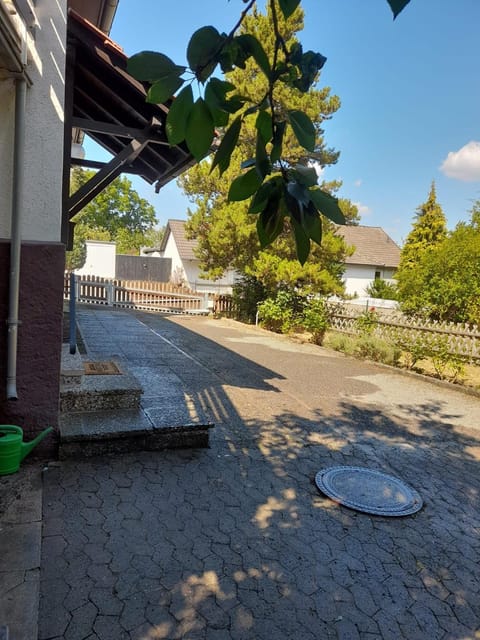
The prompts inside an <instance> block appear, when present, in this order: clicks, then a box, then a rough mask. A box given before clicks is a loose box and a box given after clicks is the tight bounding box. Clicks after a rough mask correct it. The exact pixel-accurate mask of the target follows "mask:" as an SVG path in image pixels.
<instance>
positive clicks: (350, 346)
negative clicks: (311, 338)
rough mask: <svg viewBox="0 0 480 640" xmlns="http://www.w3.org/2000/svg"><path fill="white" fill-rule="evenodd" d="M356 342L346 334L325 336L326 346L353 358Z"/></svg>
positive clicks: (334, 333) (330, 333)
mask: <svg viewBox="0 0 480 640" xmlns="http://www.w3.org/2000/svg"><path fill="white" fill-rule="evenodd" d="M356 341H357V339H356V338H354V337H352V336H349V335H347V334H346V333H336V332H329V333H327V335H326V336H325V340H324V345H325V346H326V347H329V348H330V349H334V350H335V351H341V352H342V353H345V354H347V355H348V356H353V355H354V354H355V345H356Z"/></svg>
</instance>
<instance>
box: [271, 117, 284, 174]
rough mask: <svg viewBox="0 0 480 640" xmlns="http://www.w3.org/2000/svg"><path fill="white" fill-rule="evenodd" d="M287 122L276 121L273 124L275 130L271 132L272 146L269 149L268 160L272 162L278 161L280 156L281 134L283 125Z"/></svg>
mask: <svg viewBox="0 0 480 640" xmlns="http://www.w3.org/2000/svg"><path fill="white" fill-rule="evenodd" d="M286 126H287V123H286V122H285V120H283V121H282V122H277V123H276V125H275V130H274V132H273V146H272V150H271V151H270V161H271V162H272V164H274V163H275V162H278V161H279V160H280V158H281V157H282V148H283V135H284V133H285V127H286Z"/></svg>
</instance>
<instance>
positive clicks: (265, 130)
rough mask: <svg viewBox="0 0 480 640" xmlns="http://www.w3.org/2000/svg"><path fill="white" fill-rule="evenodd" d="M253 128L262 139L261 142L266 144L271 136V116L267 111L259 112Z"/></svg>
mask: <svg viewBox="0 0 480 640" xmlns="http://www.w3.org/2000/svg"><path fill="white" fill-rule="evenodd" d="M255 127H256V129H257V131H258V133H259V135H260V136H261V137H262V139H263V142H264V143H265V144H267V142H270V140H271V139H272V136H273V127H272V116H271V115H270V114H269V113H268V112H267V111H259V112H258V116H257V120H256V122H255Z"/></svg>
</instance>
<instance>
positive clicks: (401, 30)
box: [86, 0, 480, 243]
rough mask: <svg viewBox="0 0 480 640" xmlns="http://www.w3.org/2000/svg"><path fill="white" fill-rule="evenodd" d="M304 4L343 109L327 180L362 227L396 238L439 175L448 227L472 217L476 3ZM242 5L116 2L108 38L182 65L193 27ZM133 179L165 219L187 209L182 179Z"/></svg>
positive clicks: (477, 130)
mask: <svg viewBox="0 0 480 640" xmlns="http://www.w3.org/2000/svg"><path fill="white" fill-rule="evenodd" d="M262 4H263V3H261V2H260V3H259V5H260V6H262ZM302 6H303V8H304V10H305V16H306V18H305V24H306V27H305V30H304V31H303V33H302V34H301V35H300V39H301V41H302V43H303V45H304V49H313V50H314V51H319V52H320V53H322V54H323V55H325V56H326V57H327V59H328V60H327V63H326V65H325V67H324V70H323V71H322V75H321V79H320V83H319V84H320V86H324V85H327V86H329V87H330V88H331V90H332V93H335V94H337V95H338V96H339V97H340V99H341V102H342V106H341V108H340V110H339V111H338V112H337V113H336V114H335V115H334V116H333V118H332V119H331V120H330V121H328V122H326V123H325V127H324V128H325V139H326V142H327V144H328V145H329V146H332V147H334V148H336V149H338V150H339V151H340V159H339V161H338V163H337V164H336V165H334V166H332V167H329V168H327V169H326V170H325V172H324V176H325V178H326V179H334V178H339V179H342V180H343V187H342V189H341V190H340V195H342V196H344V197H348V198H350V199H351V200H352V201H354V202H355V203H357V204H358V206H359V207H360V212H361V215H362V220H361V223H362V224H366V225H374V226H382V227H383V228H384V229H385V230H386V231H387V232H388V233H389V234H390V235H391V236H392V238H393V239H394V240H395V241H396V242H398V243H401V242H402V240H404V239H405V237H406V235H407V234H408V232H409V230H410V228H411V223H412V220H413V217H414V213H415V209H416V208H417V207H418V205H419V204H421V203H422V202H424V201H425V200H426V198H427V195H428V191H429V189H430V184H431V181H432V180H435V182H436V186H437V197H438V201H439V202H440V204H441V205H442V207H443V210H444V212H445V214H446V216H447V220H448V225H449V227H450V228H453V227H454V226H455V224H456V223H457V222H458V221H459V220H465V219H467V218H468V210H469V209H470V208H471V206H472V202H473V200H475V199H480V50H479V48H478V26H479V25H480V0H411V2H410V4H409V5H408V6H407V8H406V9H405V10H404V11H403V13H402V14H400V16H399V17H398V18H397V19H396V20H395V21H393V20H392V14H391V12H390V9H389V7H388V5H387V2H386V0H362V1H360V0H303V3H302ZM243 7H244V4H243V3H242V2H241V1H240V0H202V2H198V0H176V1H175V2H164V1H161V0H120V4H119V8H118V10H117V15H116V17H115V21H114V24H113V29H112V32H111V37H112V39H114V40H115V41H116V42H118V43H119V44H120V45H121V46H122V47H123V49H124V50H125V53H126V54H127V55H132V54H133V53H136V52H138V51H141V50H145V49H148V50H156V51H161V52H162V53H165V54H167V55H169V56H170V57H171V58H172V59H173V60H174V61H175V62H177V63H179V64H182V63H183V62H184V61H185V49H186V46H187V43H188V40H189V38H190V36H191V34H192V33H193V31H195V29H197V28H199V27H201V26H204V25H207V24H212V25H214V26H215V27H217V28H218V29H219V30H225V31H229V30H230V29H231V27H232V26H233V25H234V24H235V22H236V20H237V18H238V16H239V13H240V11H241V10H242V9H243ZM86 148H87V157H90V158H92V157H94V153H95V152H94V150H93V149H92V148H91V147H89V146H88V145H86ZM449 154H450V155H449ZM447 158H448V159H447ZM445 161H446V163H445ZM444 163H445V165H444V166H443V169H442V168H441V167H442V165H443V164H444ZM133 182H134V186H135V188H136V189H137V190H138V191H139V192H140V193H141V195H142V196H143V197H144V198H146V199H148V200H149V201H150V202H151V203H152V204H153V205H154V207H155V210H156V213H157V218H158V220H159V223H160V224H164V223H165V222H166V220H167V219H168V218H180V219H182V218H186V210H187V207H188V206H189V202H188V200H187V199H186V198H185V197H184V196H183V195H182V194H181V191H180V189H179V188H178V187H177V186H176V184H175V183H170V185H168V186H166V187H164V188H163V189H162V191H161V192H160V193H159V194H158V195H157V194H155V192H154V189H153V187H152V186H150V185H148V183H146V182H144V181H142V180H141V179H138V178H135V179H134V180H133ZM190 206H191V205H190Z"/></svg>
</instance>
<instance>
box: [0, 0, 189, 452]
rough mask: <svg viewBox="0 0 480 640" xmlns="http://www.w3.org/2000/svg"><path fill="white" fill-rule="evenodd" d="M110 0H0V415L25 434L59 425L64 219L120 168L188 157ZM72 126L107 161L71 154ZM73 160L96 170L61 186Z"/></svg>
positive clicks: (150, 171) (150, 176)
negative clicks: (129, 48)
mask: <svg viewBox="0 0 480 640" xmlns="http://www.w3.org/2000/svg"><path fill="white" fill-rule="evenodd" d="M117 4H118V0H41V1H40V0H38V1H37V2H32V1H31V0H0V158H1V159H2V167H1V171H0V326H1V327H2V329H1V330H0V354H1V355H2V357H1V358H0V422H1V423H5V424H19V425H20V426H22V427H23V428H24V430H25V432H26V436H27V438H28V439H29V436H30V435H31V434H33V433H35V432H38V431H39V430H40V429H43V428H45V427H46V426H48V425H51V426H53V427H55V428H57V427H58V420H59V391H60V365H61V351H62V349H61V345H62V323H63V277H64V269H65V248H66V247H67V248H69V247H71V246H72V238H73V236H72V233H73V224H72V222H73V220H72V219H73V218H74V216H75V215H76V214H77V213H78V212H79V211H81V209H82V208H83V207H84V206H85V205H86V204H88V202H90V201H91V200H92V199H93V198H94V197H95V196H96V195H97V194H99V193H100V192H101V191H102V190H103V189H104V188H105V187H107V186H108V185H109V184H110V183H111V182H112V181H113V180H114V179H115V178H116V177H117V176H118V175H120V174H121V173H122V172H126V173H128V172H131V173H134V174H137V175H140V176H142V178H144V179H145V180H146V181H148V182H149V183H150V184H153V183H155V188H157V189H159V188H160V187H162V186H163V185H164V184H166V183H167V182H169V181H170V180H172V179H174V178H175V177H177V176H178V175H179V174H180V173H182V172H183V171H184V170H185V169H186V168H188V167H189V166H191V165H192V164H193V163H194V160H193V158H192V156H191V154H190V153H189V152H188V149H187V148H186V147H185V145H176V146H173V147H172V146H170V145H169V144H168V141H167V139H166V134H165V121H166V116H167V114H168V107H169V102H168V101H167V103H166V104H165V105H153V104H149V103H147V102H146V100H145V98H146V91H145V87H144V85H143V84H142V83H140V82H137V81H136V80H134V78H132V77H131V76H130V75H129V74H128V73H127V70H126V67H127V60H128V59H127V56H125V54H124V53H123V52H122V50H121V48H120V47H119V46H118V45H117V44H116V43H114V42H112V40H110V39H109V37H108V33H109V31H110V28H111V25H112V21H113V18H114V15H115V11H116V9H117ZM83 132H87V133H88V135H89V136H90V137H91V138H93V139H94V140H95V141H96V142H97V143H98V144H100V145H101V146H102V147H103V148H104V149H105V150H107V151H108V152H109V153H110V154H111V156H112V158H111V160H110V161H108V162H105V163H103V162H97V161H93V160H89V159H84V158H82V157H81V156H82V154H79V156H80V157H77V159H74V158H73V157H72V143H73V146H75V147H76V148H77V149H78V146H79V145H81V143H82V140H83ZM72 164H78V165H80V166H84V167H88V168H93V169H97V172H96V173H95V175H94V176H93V177H92V178H91V179H90V180H89V181H88V182H87V183H86V184H85V185H83V186H82V187H81V188H80V189H79V190H78V191H77V192H76V193H73V194H70V169H71V166H72ZM45 442H46V441H45ZM49 442H50V443H53V442H54V439H52V438H50V439H49ZM51 446H52V445H51Z"/></svg>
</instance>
